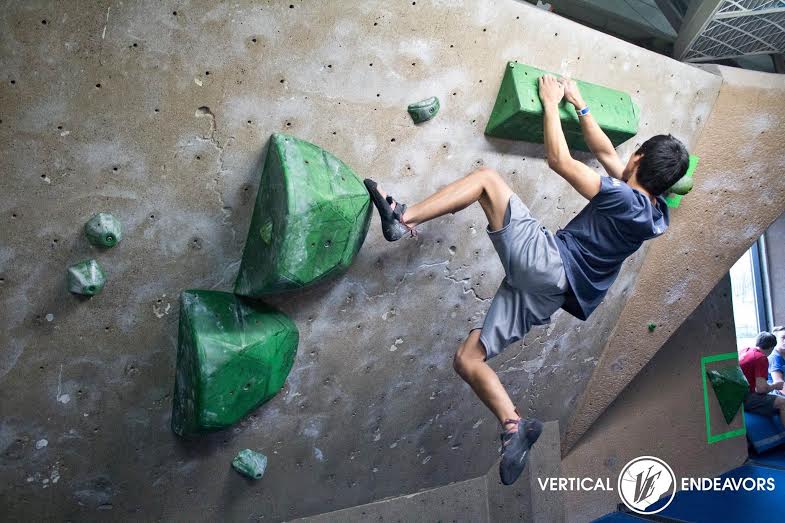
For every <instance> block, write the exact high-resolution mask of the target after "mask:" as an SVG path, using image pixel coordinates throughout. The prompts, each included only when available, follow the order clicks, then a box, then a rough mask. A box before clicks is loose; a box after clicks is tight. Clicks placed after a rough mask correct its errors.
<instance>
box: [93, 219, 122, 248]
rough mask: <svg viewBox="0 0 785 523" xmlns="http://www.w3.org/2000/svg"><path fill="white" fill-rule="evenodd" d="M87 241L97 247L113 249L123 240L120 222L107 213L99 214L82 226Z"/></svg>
mask: <svg viewBox="0 0 785 523" xmlns="http://www.w3.org/2000/svg"><path fill="white" fill-rule="evenodd" d="M84 233H85V235H86V236H87V240H88V241H89V242H90V243H92V244H93V245H97V246H99V247H114V246H115V245H117V242H119V241H120V240H121V239H122V238H123V228H122V226H121V225H120V222H119V221H118V220H117V218H115V217H114V216H112V215H111V214H109V213H105V212H99V213H98V214H96V215H95V216H93V217H92V218H90V219H89V220H88V221H87V223H85V224H84Z"/></svg>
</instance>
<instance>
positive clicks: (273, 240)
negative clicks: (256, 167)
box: [234, 134, 371, 296]
mask: <svg viewBox="0 0 785 523" xmlns="http://www.w3.org/2000/svg"><path fill="white" fill-rule="evenodd" d="M370 217H371V200H370V197H369V196H368V191H367V190H366V189H365V186H364V185H363V183H362V181H361V180H360V179H359V178H358V177H357V175H356V174H354V172H352V170H351V169H350V168H349V167H348V166H347V165H346V164H344V163H343V162H342V161H340V160H339V159H338V158H336V157H335V156H333V155H331V154H330V153H328V152H327V151H324V150H322V149H320V148H319V147H317V146H316V145H313V144H311V143H308V142H305V141H303V140H299V139H297V138H295V137H293V136H288V135H285V134H274V135H273V136H272V138H271V139H270V148H269V150H268V151H267V159H266V160H265V164H264V169H263V171H262V173H261V181H260V183H259V191H258V193H257V196H256V206H255V207H254V212H253V216H252V217H251V226H250V230H249V232H248V239H247V240H246V242H245V249H244V251H243V260H242V263H241V265H240V272H239V274H238V276H237V281H236V283H235V289H234V291H235V293H237V294H240V295H242V296H262V295H264V294H270V293H276V292H281V291H288V290H293V289H299V288H302V287H305V286H307V285H311V284H314V283H316V282H318V281H321V280H324V279H326V278H329V277H331V276H335V275H337V274H340V273H341V272H343V271H345V270H346V269H348V268H349V265H350V264H351V263H352V260H353V259H354V256H355V254H357V251H359V250H360V247H361V246H362V244H363V242H364V241H365V235H366V234H367V233H368V225H369V223H370Z"/></svg>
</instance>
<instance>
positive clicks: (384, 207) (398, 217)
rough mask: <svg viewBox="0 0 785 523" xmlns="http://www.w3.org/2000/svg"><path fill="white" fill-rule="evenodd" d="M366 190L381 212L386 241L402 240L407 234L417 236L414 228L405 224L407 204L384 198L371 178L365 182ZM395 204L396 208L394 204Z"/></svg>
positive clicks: (388, 197)
mask: <svg viewBox="0 0 785 523" xmlns="http://www.w3.org/2000/svg"><path fill="white" fill-rule="evenodd" d="M363 183H364V184H365V188H366V189H368V193H370V195H371V201H373V204H374V206H376V210H377V211H379V217H380V218H381V220H382V234H383V235H384V239H385V240H387V241H388V242H394V241H396V240H400V239H401V238H402V237H403V236H404V235H405V234H406V233H407V232H408V233H409V234H411V235H412V236H416V235H417V231H416V230H415V229H414V227H409V226H407V225H406V224H405V223H403V215H404V213H405V212H406V204H405V203H400V202H396V201H395V200H394V199H393V197H392V196H389V195H388V196H387V198H385V197H383V196H382V194H381V193H380V192H379V189H378V188H377V184H376V182H374V181H373V180H371V179H370V178H366V179H365V180H363ZM393 203H395V208H393V207H392V204H393Z"/></svg>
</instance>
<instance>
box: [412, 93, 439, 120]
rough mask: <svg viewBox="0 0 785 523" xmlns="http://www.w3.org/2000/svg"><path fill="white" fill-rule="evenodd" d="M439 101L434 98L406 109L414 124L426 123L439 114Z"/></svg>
mask: <svg viewBox="0 0 785 523" xmlns="http://www.w3.org/2000/svg"><path fill="white" fill-rule="evenodd" d="M439 107H440V106H439V99H438V98H436V97H435V96H431V97H430V98H426V99H425V100H422V101H419V102H416V103H413V104H410V105H409V107H408V108H407V109H406V110H407V111H409V116H411V117H412V121H413V122H414V123H422V122H427V121H428V120H430V119H431V118H433V117H434V116H436V113H438V112H439Z"/></svg>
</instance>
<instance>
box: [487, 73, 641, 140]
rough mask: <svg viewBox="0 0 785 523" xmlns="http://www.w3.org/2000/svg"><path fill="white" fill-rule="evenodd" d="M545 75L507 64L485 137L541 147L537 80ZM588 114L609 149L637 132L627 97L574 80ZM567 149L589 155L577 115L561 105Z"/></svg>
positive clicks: (634, 109)
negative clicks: (587, 107) (595, 123)
mask: <svg viewBox="0 0 785 523" xmlns="http://www.w3.org/2000/svg"><path fill="white" fill-rule="evenodd" d="M544 74H548V72H547V71H543V70H541V69H537V68H536V67H531V66H529V65H524V64H519V63H518V62H509V63H508V64H507V68H506V69H505V71H504V77H503V78H502V83H501V87H499V94H498V95H497V96H496V103H495V104H494V106H493V111H492V112H491V116H490V118H489V120H488V125H487V126H486V127H485V134H486V135H488V136H494V137H497V138H507V139H510V140H523V141H526V142H535V143H543V108H542V103H541V102H540V95H539V88H538V85H537V80H538V79H539V78H540V76H542V75H544ZM576 83H577V84H578V88H579V89H580V91H581V94H582V95H583V98H584V100H586V103H587V104H588V106H589V107H590V108H591V114H592V115H593V116H594V119H595V120H597V123H598V124H599V126H600V127H601V128H602V130H603V131H605V134H607V135H608V138H610V140H611V142H612V143H613V146H614V147H616V146H618V145H619V144H621V143H623V142H625V141H627V140H629V139H630V138H632V137H633V136H635V134H637V132H638V121H639V118H640V109H638V106H637V105H635V103H634V102H633V101H632V98H630V95H628V94H627V93H623V92H621V91H616V90H615V89H610V88H608V87H602V86H600V85H595V84H591V83H588V82H581V81H579V80H576ZM559 118H560V119H561V123H562V129H563V130H564V136H565V138H566V139H567V145H569V146H570V147H571V148H573V149H578V150H581V151H589V146H588V145H586V142H585V141H584V139H583V134H582V133H581V125H580V122H579V121H578V115H577V114H576V113H575V110H574V109H573V107H572V105H571V104H569V103H567V102H566V101H563V102H562V103H561V104H560V108H559Z"/></svg>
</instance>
